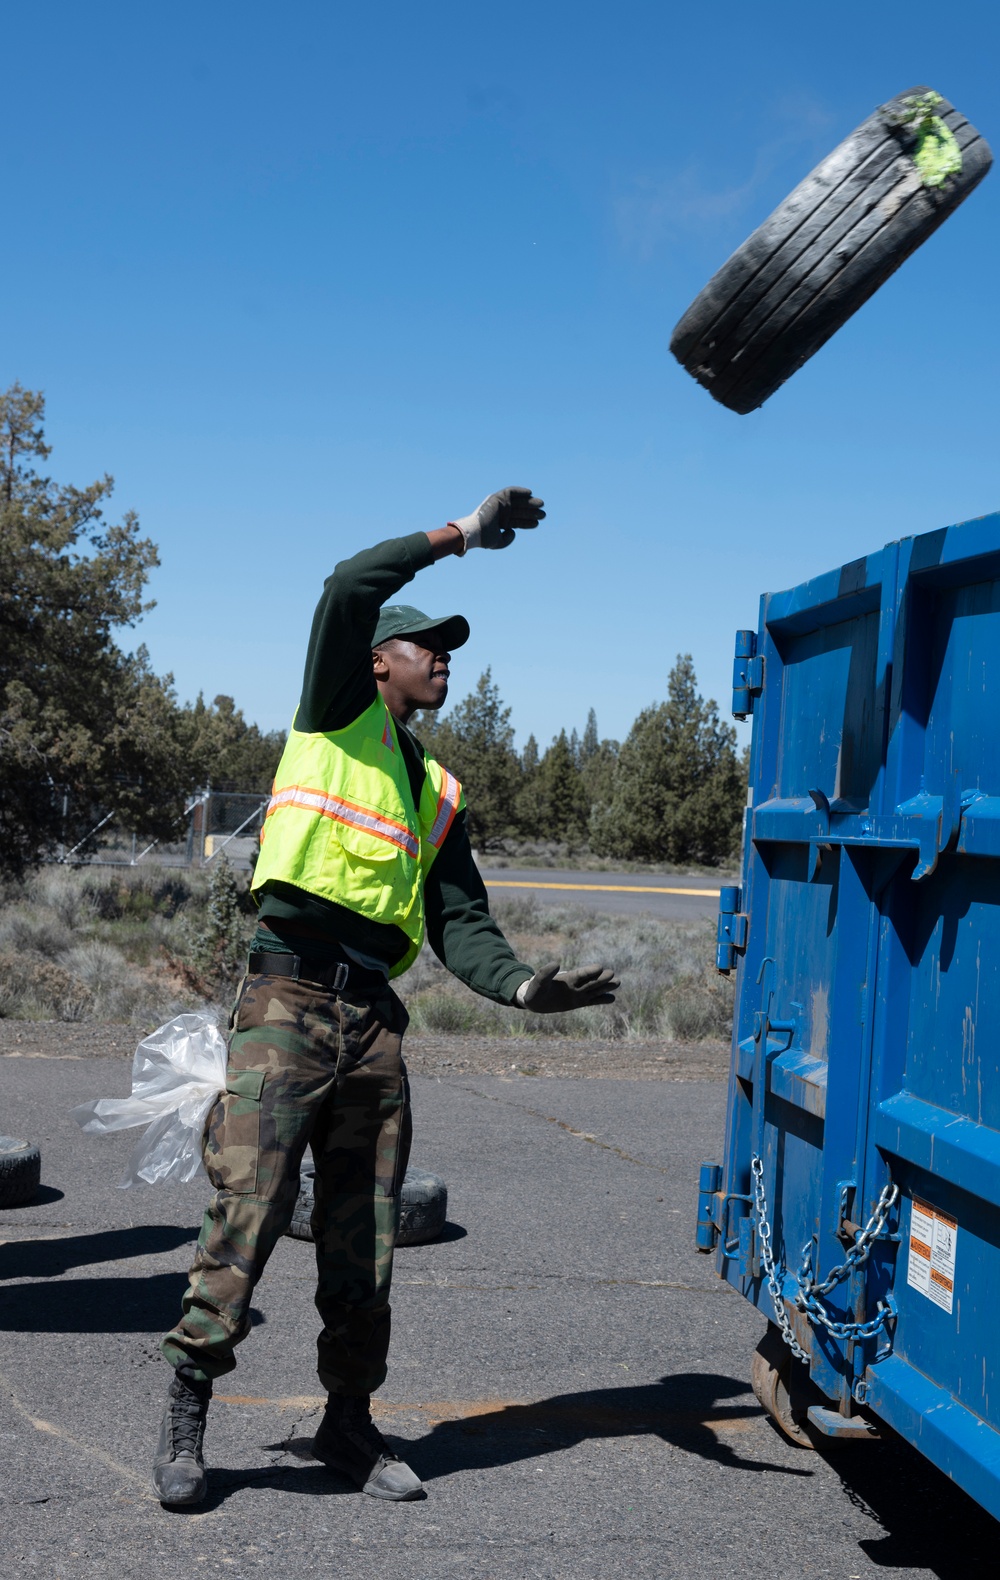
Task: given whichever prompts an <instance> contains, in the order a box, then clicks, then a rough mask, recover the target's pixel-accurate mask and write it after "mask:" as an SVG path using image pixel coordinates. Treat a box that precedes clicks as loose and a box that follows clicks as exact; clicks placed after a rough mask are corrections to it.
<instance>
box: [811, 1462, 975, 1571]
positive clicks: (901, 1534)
mask: <svg viewBox="0 0 1000 1580" xmlns="http://www.w3.org/2000/svg"><path fill="white" fill-rule="evenodd" d="M819 1452H820V1453H821V1454H822V1456H823V1458H824V1459H825V1460H826V1462H827V1464H828V1465H830V1466H831V1468H832V1469H833V1470H835V1471H836V1473H837V1475H838V1476H839V1477H840V1481H841V1485H842V1486H843V1488H844V1492H845V1494H846V1495H847V1498H848V1499H849V1501H850V1502H851V1503H852V1504H853V1505H854V1507H855V1508H856V1509H860V1510H861V1511H862V1513H864V1514H866V1515H867V1516H868V1518H869V1519H870V1520H871V1521H872V1524H873V1526H875V1527H876V1528H877V1534H875V1535H873V1536H871V1537H865V1538H863V1539H862V1540H861V1541H860V1542H859V1543H858V1546H859V1547H860V1549H861V1551H862V1552H863V1553H864V1555H865V1557H866V1558H867V1559H868V1561H869V1563H872V1564H876V1565H878V1566H879V1567H880V1568H886V1569H891V1570H892V1571H893V1572H900V1573H908V1572H909V1571H911V1570H912V1571H914V1572H919V1573H921V1574H922V1573H924V1572H927V1573H930V1574H932V1575H934V1576H936V1577H937V1580H969V1576H970V1575H977V1574H984V1575H985V1574H990V1573H995V1572H996V1562H997V1541H998V1539H1000V1530H998V1527H997V1522H996V1521H995V1520H994V1519H993V1518H992V1516H991V1515H989V1514H987V1512H986V1510H985V1509H984V1508H982V1507H981V1506H980V1505H979V1504H978V1503H976V1502H975V1501H974V1500H973V1499H972V1498H970V1497H969V1496H968V1495H967V1494H966V1493H964V1492H963V1491H962V1490H961V1488H959V1487H956V1486H955V1484H954V1482H952V1481H949V1480H948V1478H947V1476H945V1475H944V1474H943V1472H942V1471H939V1470H937V1469H936V1468H935V1467H934V1466H933V1465H932V1464H931V1463H930V1461H929V1460H926V1459H925V1458H924V1456H923V1455H922V1454H919V1453H918V1452H917V1451H916V1449H913V1448H911V1447H910V1446H909V1444H908V1443H904V1442H903V1441H902V1439H900V1438H890V1439H889V1440H888V1441H886V1442H881V1443H844V1444H840V1445H837V1444H830V1445H829V1446H828V1445H826V1444H824V1445H823V1446H822V1447H821V1448H820V1449H819Z"/></svg>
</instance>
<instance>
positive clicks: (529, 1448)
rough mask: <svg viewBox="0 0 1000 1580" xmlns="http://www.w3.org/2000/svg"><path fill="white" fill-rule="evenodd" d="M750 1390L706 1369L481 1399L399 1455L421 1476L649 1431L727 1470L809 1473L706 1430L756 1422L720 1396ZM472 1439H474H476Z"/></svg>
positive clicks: (745, 1408) (754, 1411)
mask: <svg viewBox="0 0 1000 1580" xmlns="http://www.w3.org/2000/svg"><path fill="white" fill-rule="evenodd" d="M750 1392H751V1389H750V1385H749V1383H746V1382H742V1381H740V1380H739V1379H738V1378H735V1377H724V1376H720V1375H718V1374H716V1373H714V1372H681V1373H678V1374H676V1375H675V1376H671V1377H663V1378H661V1380H660V1381H659V1382H658V1383H650V1384H647V1385H646V1386H644V1387H638V1388H602V1389H592V1390H587V1391H584V1392H581V1393H571V1394H557V1395H555V1396H554V1397H553V1398H551V1399H541V1400H538V1401H536V1402H535V1403H533V1404H506V1405H502V1406H501V1407H500V1408H499V1409H497V1408H496V1407H491V1406H490V1404H489V1402H488V1401H484V1408H483V1411H482V1413H481V1414H478V1415H468V1414H466V1415H464V1417H463V1418H462V1419H460V1420H454V1421H439V1422H438V1424H437V1425H436V1426H435V1427H434V1428H433V1430H432V1431H431V1432H430V1433H428V1435H427V1436H426V1437H424V1438H421V1439H419V1441H417V1442H415V1443H411V1444H409V1445H408V1448H407V1454H406V1457H407V1459H408V1460H409V1462H410V1464H411V1465H412V1466H413V1468H414V1470H415V1471H416V1472H417V1475H418V1476H420V1478H421V1480H423V1481H434V1480H436V1479H437V1478H438V1477H440V1476H447V1475H452V1474H454V1473H455V1472H456V1471H460V1470H470V1469H477V1470H480V1469H484V1468H486V1467H490V1466H495V1465H509V1464H513V1463H515V1462H516V1461H518V1460H521V1459H534V1458H536V1457H537V1456H538V1455H539V1454H544V1453H557V1452H559V1451H560V1450H561V1449H564V1448H568V1447H572V1446H574V1445H575V1444H577V1443H582V1442H586V1441H587V1440H588V1439H590V1438H599V1437H639V1436H654V1437H659V1438H661V1439H662V1440H663V1441H664V1442H667V1443H673V1444H674V1445H675V1446H676V1447H678V1448H681V1449H683V1450H684V1451H685V1452H686V1453H689V1454H698V1455H699V1456H700V1457H701V1458H703V1459H711V1460H715V1461H716V1462H717V1463H718V1464H722V1465H730V1466H732V1467H733V1468H734V1469H739V1470H753V1471H768V1472H770V1473H771V1474H772V1475H786V1476H811V1475H812V1474H813V1472H812V1470H810V1469H809V1468H808V1466H806V1465H803V1466H801V1467H798V1466H795V1467H791V1466H785V1465H780V1464H775V1463H773V1462H765V1461H762V1460H755V1459H745V1458H743V1456H742V1455H740V1454H739V1453H737V1451H736V1450H735V1449H734V1448H733V1447H732V1446H731V1445H730V1444H729V1443H728V1442H726V1441H725V1440H724V1439H720V1438H719V1437H717V1436H716V1433H715V1431H714V1430H713V1428H714V1427H716V1426H719V1427H723V1426H724V1427H728V1428H729V1430H730V1431H733V1430H735V1431H739V1430H740V1429H741V1428H742V1427H744V1426H750V1425H751V1423H753V1422H755V1421H757V1420H759V1419H760V1416H761V1411H760V1407H759V1406H758V1404H757V1403H756V1401H754V1402H753V1403H752V1404H748V1405H743V1404H728V1403H722V1402H721V1401H724V1400H729V1399H733V1398H735V1397H736V1396H738V1395H744V1394H749V1393H750ZM477 1439H478V1441H477Z"/></svg>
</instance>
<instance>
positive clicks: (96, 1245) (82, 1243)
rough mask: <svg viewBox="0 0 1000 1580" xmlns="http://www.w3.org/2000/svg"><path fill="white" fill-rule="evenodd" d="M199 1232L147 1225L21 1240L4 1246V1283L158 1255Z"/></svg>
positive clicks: (0, 1249)
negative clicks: (71, 1269)
mask: <svg viewBox="0 0 1000 1580" xmlns="http://www.w3.org/2000/svg"><path fill="white" fill-rule="evenodd" d="M197 1238H198V1229H197V1226H196V1227H195V1228H190V1227H187V1226H185V1227H183V1228H182V1227H181V1226H180V1225H179V1224H162V1223H154V1224H146V1225H139V1226H138V1227H136V1228H132V1229H105V1230H103V1231H102V1232H101V1233H100V1234H72V1235H66V1236H65V1237H60V1238H59V1239H46V1240H17V1241H9V1242H8V1243H7V1244H6V1245H0V1281H2V1280H6V1279H8V1278H59V1277H60V1276H61V1275H62V1274H63V1273H66V1272H68V1271H69V1269H70V1268H71V1267H92V1266H93V1265H94V1264H95V1263H97V1264H101V1263H104V1262H122V1261H127V1260H129V1258H131V1257H135V1256H158V1255H159V1254H160V1253H161V1252H162V1251H174V1250H176V1248H177V1247H178V1246H179V1245H186V1244H188V1243H193V1242H194V1241H195V1240H196V1239H197Z"/></svg>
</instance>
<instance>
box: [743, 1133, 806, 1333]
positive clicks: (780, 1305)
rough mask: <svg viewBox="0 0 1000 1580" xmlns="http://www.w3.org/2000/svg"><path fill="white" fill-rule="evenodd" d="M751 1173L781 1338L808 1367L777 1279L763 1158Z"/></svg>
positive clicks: (764, 1263)
mask: <svg viewBox="0 0 1000 1580" xmlns="http://www.w3.org/2000/svg"><path fill="white" fill-rule="evenodd" d="M750 1170H751V1173H752V1174H753V1202H754V1209H755V1211H756V1213H757V1233H758V1234H759V1235H760V1260H761V1266H762V1267H763V1269H764V1272H765V1273H766V1274H767V1287H768V1289H769V1290H770V1291H771V1301H772V1303H773V1305H774V1315H775V1317H776V1319H777V1323H778V1327H779V1328H780V1329H781V1333H782V1337H783V1338H784V1340H785V1343H786V1344H787V1345H788V1348H789V1349H790V1350H791V1352H792V1354H793V1355H794V1356H795V1357H796V1359H797V1360H800V1361H805V1362H806V1363H807V1364H808V1361H809V1356H808V1355H807V1354H806V1352H805V1350H804V1349H803V1348H802V1346H801V1344H800V1343H799V1341H798V1339H797V1338H796V1337H795V1332H794V1330H793V1328H792V1324H791V1323H790V1322H789V1320H788V1313H787V1311H786V1310H785V1298H784V1295H783V1293H782V1289H781V1283H780V1281H779V1278H778V1270H777V1268H776V1267H775V1265H774V1254H773V1252H772V1250H771V1225H770V1224H769V1223H768V1221H767V1201H766V1198H765V1196H764V1165H763V1163H762V1162H761V1160H760V1158H758V1157H754V1158H751V1160H750Z"/></svg>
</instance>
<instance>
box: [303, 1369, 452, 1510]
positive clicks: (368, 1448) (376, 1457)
mask: <svg viewBox="0 0 1000 1580" xmlns="http://www.w3.org/2000/svg"><path fill="white" fill-rule="evenodd" d="M313 1453H314V1454H315V1455H316V1458H317V1459H321V1460H322V1461H323V1463H324V1465H328V1466H329V1468H330V1469H331V1470H339V1471H340V1472H341V1474H342V1475H345V1476H349V1477H350V1479H351V1480H352V1481H353V1482H355V1483H356V1484H357V1486H359V1487H360V1488H361V1490H362V1492H367V1493H368V1494H369V1495H370V1496H371V1497H373V1498H391V1499H392V1500H393V1501H394V1502H395V1503H404V1502H406V1501H407V1500H408V1499H410V1498H419V1496H420V1494H421V1493H422V1492H423V1490H424V1489H423V1486H422V1484H421V1482H420V1478H419V1477H418V1476H415V1475H414V1473H413V1471H412V1470H411V1469H410V1467H409V1465H407V1464H406V1463H405V1462H404V1461H403V1460H401V1459H399V1458H398V1457H397V1456H396V1455H395V1454H394V1453H393V1452H392V1449H391V1448H390V1447H389V1445H388V1443H387V1442H386V1441H385V1439H384V1437H383V1436H382V1434H381V1432H380V1431H379V1429H378V1427H377V1426H376V1425H375V1423H374V1422H373V1421H372V1418H371V1401H370V1400H369V1398H368V1396H367V1395H363V1396H352V1395H350V1394H336V1393H332V1394H331V1395H330V1397H329V1400H328V1401H327V1406H326V1414H325V1415H324V1416H323V1419H322V1421H321V1422H320V1427H319V1431H318V1432H317V1433H316V1437H315V1440H314V1442H313Z"/></svg>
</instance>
